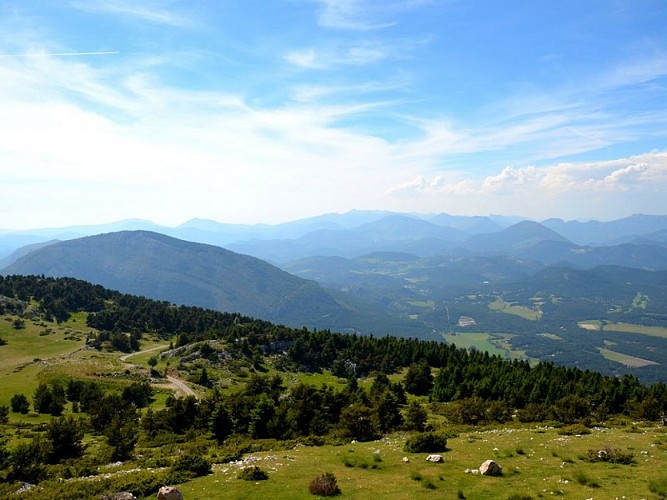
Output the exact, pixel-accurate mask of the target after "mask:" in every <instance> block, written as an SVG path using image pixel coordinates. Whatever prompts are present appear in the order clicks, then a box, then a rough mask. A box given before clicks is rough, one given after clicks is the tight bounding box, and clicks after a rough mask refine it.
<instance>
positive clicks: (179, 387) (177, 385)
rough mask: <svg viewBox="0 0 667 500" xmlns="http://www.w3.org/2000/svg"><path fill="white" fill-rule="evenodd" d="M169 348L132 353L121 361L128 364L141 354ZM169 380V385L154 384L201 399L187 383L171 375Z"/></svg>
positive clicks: (152, 348) (161, 346) (164, 346)
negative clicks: (130, 359) (132, 358)
mask: <svg viewBox="0 0 667 500" xmlns="http://www.w3.org/2000/svg"><path fill="white" fill-rule="evenodd" d="M167 347H169V346H168V345H158V346H155V347H151V348H150V349H144V350H143V351H137V352H131V353H130V354H125V355H123V356H121V357H120V358H118V359H120V360H121V361H122V362H123V363H128V361H127V360H128V359H129V358H131V357H132V356H137V355H139V354H145V353H147V352H152V351H159V350H160V349H165V348H167ZM167 380H168V381H169V384H154V385H157V386H160V387H168V388H171V389H174V390H175V391H176V392H180V393H181V394H185V395H186V396H194V397H195V398H197V399H199V396H198V395H197V393H196V392H195V391H193V390H192V389H190V387H188V386H187V384H186V383H185V382H183V381H182V380H180V379H178V378H176V377H173V376H171V375H167Z"/></svg>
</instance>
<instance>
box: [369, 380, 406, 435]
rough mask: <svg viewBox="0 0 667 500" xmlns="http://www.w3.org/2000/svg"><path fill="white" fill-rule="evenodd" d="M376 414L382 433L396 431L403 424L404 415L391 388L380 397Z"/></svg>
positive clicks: (377, 423) (377, 424)
mask: <svg viewBox="0 0 667 500" xmlns="http://www.w3.org/2000/svg"><path fill="white" fill-rule="evenodd" d="M375 414H376V426H377V428H378V429H379V430H380V432H382V433H388V432H392V431H395V430H396V429H398V428H399V427H400V426H401V425H402V424H403V415H401V411H400V407H399V405H398V400H397V399H396V396H394V393H393V392H391V391H390V390H389V389H386V390H385V391H384V392H383V393H382V395H381V396H380V397H378V399H377V403H376V406H375Z"/></svg>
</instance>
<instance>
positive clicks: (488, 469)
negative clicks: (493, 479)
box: [479, 460, 503, 476]
mask: <svg viewBox="0 0 667 500" xmlns="http://www.w3.org/2000/svg"><path fill="white" fill-rule="evenodd" d="M479 472H480V474H484V475H485V476H502V475H503V468H502V467H501V466H500V464H498V463H496V462H494V461H493V460H487V461H486V462H484V463H483V464H482V465H480V466H479Z"/></svg>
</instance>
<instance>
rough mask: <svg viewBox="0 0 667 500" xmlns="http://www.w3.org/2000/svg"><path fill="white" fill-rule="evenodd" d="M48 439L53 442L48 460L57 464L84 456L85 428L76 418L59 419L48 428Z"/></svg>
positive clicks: (55, 419)
mask: <svg viewBox="0 0 667 500" xmlns="http://www.w3.org/2000/svg"><path fill="white" fill-rule="evenodd" d="M46 437H47V438H48V439H49V441H51V452H50V453H49V457H48V460H49V462H50V463H57V462H59V461H61V460H66V459H68V458H78V457H80V456H81V455H82V454H83V443H82V440H83V427H82V425H81V424H80V423H79V421H78V420H77V419H75V418H74V417H58V418H53V419H51V420H50V421H49V423H48V424H47V426H46Z"/></svg>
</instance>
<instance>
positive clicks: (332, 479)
mask: <svg viewBox="0 0 667 500" xmlns="http://www.w3.org/2000/svg"><path fill="white" fill-rule="evenodd" d="M308 489H309V490H310V492H311V493H312V494H313V495H319V496H321V497H333V496H336V495H340V488H338V481H337V480H336V476H334V475H333V474H332V473H331V472H326V473H325V474H322V475H321V476H317V477H316V478H315V479H313V480H312V481H311V482H310V486H309V488H308Z"/></svg>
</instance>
